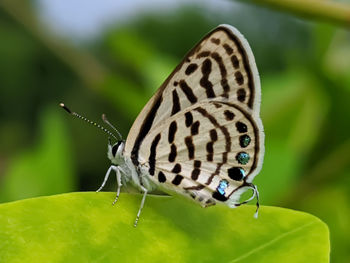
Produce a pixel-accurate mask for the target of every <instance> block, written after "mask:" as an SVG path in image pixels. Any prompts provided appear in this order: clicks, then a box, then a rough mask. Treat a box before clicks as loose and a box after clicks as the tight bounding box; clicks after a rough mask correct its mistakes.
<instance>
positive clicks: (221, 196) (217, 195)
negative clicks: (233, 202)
mask: <svg viewBox="0 0 350 263" xmlns="http://www.w3.org/2000/svg"><path fill="white" fill-rule="evenodd" d="M213 197H214V198H215V199H216V200H219V201H222V202H224V201H227V199H228V198H227V197H226V196H224V195H222V194H220V193H219V192H217V191H216V192H214V193H213Z"/></svg>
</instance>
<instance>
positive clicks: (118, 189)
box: [112, 167, 122, 205]
mask: <svg viewBox="0 0 350 263" xmlns="http://www.w3.org/2000/svg"><path fill="white" fill-rule="evenodd" d="M115 173H116V176H117V187H118V188H117V196H116V197H115V199H114V201H113V204H112V205H114V204H115V203H116V202H117V201H118V198H119V194H120V188H121V187H122V180H121V175H120V168H119V167H117V169H116V170H115Z"/></svg>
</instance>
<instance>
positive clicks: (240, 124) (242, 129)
mask: <svg viewBox="0 0 350 263" xmlns="http://www.w3.org/2000/svg"><path fill="white" fill-rule="evenodd" d="M236 128H237V131H238V132H239V133H245V132H247V131H248V128H247V125H245V124H244V123H243V122H240V121H238V122H237V123H236Z"/></svg>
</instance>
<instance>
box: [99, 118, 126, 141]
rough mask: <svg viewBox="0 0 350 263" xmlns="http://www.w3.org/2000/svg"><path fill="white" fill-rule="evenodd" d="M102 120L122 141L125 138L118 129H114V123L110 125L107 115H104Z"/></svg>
mask: <svg viewBox="0 0 350 263" xmlns="http://www.w3.org/2000/svg"><path fill="white" fill-rule="evenodd" d="M102 120H103V121H104V122H105V123H106V124H108V125H109V126H110V127H111V128H112V129H113V130H114V131H115V132H116V133H117V134H118V136H119V137H120V140H123V136H122V135H121V134H120V132H119V131H118V130H117V128H116V127H114V126H113V125H112V123H110V122H109V121H108V120H107V117H106V115H105V114H102Z"/></svg>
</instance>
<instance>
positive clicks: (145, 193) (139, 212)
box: [134, 185, 148, 227]
mask: <svg viewBox="0 0 350 263" xmlns="http://www.w3.org/2000/svg"><path fill="white" fill-rule="evenodd" d="M140 187H141V190H142V191H143V197H142V201H141V205H140V208H139V211H138V212H137V216H136V220H135V223H134V227H136V226H137V222H138V221H139V218H140V214H141V210H142V208H143V205H144V204H145V200H146V196H147V192H148V191H147V189H146V188H145V187H143V186H142V185H141V186H140Z"/></svg>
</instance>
